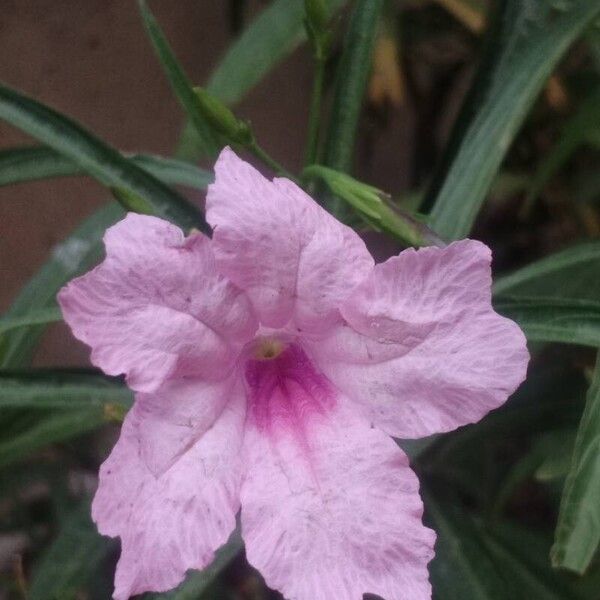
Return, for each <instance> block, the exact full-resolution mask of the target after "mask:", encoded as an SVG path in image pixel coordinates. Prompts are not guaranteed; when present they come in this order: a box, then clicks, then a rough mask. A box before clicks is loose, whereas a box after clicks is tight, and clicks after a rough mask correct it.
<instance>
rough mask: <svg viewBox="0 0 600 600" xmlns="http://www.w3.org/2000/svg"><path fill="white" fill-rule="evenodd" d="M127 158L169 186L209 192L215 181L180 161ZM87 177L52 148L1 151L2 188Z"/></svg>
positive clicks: (149, 156)
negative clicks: (62, 178)
mask: <svg viewBox="0 0 600 600" xmlns="http://www.w3.org/2000/svg"><path fill="white" fill-rule="evenodd" d="M125 156H126V157H127V158H128V159H129V160H131V161H132V162H133V163H135V164H136V165H137V166H138V167H141V168H142V169H143V170H144V171H147V172H148V173H150V174H151V175H153V176H154V177H156V179H160V180H161V181H162V182H164V183H166V184H167V185H182V186H186V187H190V188H195V189H205V188H206V186H207V185H208V184H209V183H210V182H211V181H212V174H211V173H209V172H208V171H204V170H203V169H199V168H198V167H195V166H193V165H190V164H189V163H186V162H183V161H180V160H176V159H173V158H166V157H164V156H153V155H150V154H130V155H125ZM83 174H85V170H84V169H83V168H82V167H81V166H80V165H78V164H77V163H75V162H73V161H72V160H70V159H69V158H67V157H66V156H64V155H63V154H60V153H59V152H57V151H56V150H53V149H52V148H46V147H44V146H24V147H20V148H12V149H8V150H2V151H0V186H3V185H11V184H15V183H26V182H28V181H36V180H39V179H49V178H51V177H72V176H76V175H83Z"/></svg>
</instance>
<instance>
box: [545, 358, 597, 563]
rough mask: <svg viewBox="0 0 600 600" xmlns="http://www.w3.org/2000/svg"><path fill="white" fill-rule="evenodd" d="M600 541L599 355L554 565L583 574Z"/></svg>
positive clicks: (563, 508) (564, 500)
mask: <svg viewBox="0 0 600 600" xmlns="http://www.w3.org/2000/svg"><path fill="white" fill-rule="evenodd" d="M599 544H600V358H598V359H597V360H596V368H595V370H594V375H593V378H592V385H591V386H590V389H589V391H588V395H587V401H586V406H585V410H584V412H583V416H582V417H581V424H580V425H579V430H578V432H577V437H576V439H575V449H574V451H573V458H572V461H571V468H570V471H569V474H568V476H567V480H566V482H565V489H564V492H563V497H562V501H561V505H560V514H559V518H558V525H557V526H556V534H555V543H554V546H553V547H552V564H553V565H554V566H556V567H563V568H566V569H570V570H572V571H576V572H577V573H584V572H585V571H586V569H587V568H588V566H589V564H590V562H591V560H592V558H593V556H594V553H595V552H596V550H597V548H598V545H599Z"/></svg>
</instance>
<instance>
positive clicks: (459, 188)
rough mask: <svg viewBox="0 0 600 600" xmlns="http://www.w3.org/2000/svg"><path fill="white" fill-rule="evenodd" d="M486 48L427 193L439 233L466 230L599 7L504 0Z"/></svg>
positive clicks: (583, 0) (583, 1) (453, 235)
mask: <svg viewBox="0 0 600 600" xmlns="http://www.w3.org/2000/svg"><path fill="white" fill-rule="evenodd" d="M498 7H499V11H498V14H497V15H496V19H495V20H494V24H493V27H492V30H491V31H490V33H489V39H488V49H487V53H486V54H485V56H484V58H483V60H482V63H481V65H480V67H479V72H478V74H477V76H476V77H475V79H474V83H473V86H472V89H471V91H470V93H469V95H468V97H467V100H466V101H465V104H464V106H463V108H462V111H461V114H460V115H459V118H458V120H457V123H456V126H455V129H454V132H453V134H452V136H451V140H450V143H449V145H448V148H447V151H446V155H445V157H444V158H443V160H442V163H441V165H440V168H439V170H438V173H437V175H436V176H435V177H434V180H433V183H432V186H431V188H430V190H429V192H428V194H427V199H426V203H425V206H424V208H425V209H429V208H430V207H433V210H432V211H431V222H430V225H431V226H432V228H433V229H434V230H435V231H437V232H438V233H439V234H440V236H441V237H442V238H445V239H448V240H450V239H459V238H462V237H464V236H465V235H466V234H468V233H469V231H470V229H471V227H472V225H473V222H474V221H475V218H476V216H477V214H478V212H479V209H480V208H481V206H482V204H483V202H484V200H485V198H486V195H487V193H488V191H489V188H490V185H491V184H492V181H493V179H494V176H495V175H496V173H497V171H498V168H499V167H500V164H501V162H502V159H503V158H504V156H505V154H506V152H507V151H508V149H509V147H510V144H511V142H512V140H513V139H514V137H515V135H516V133H517V132H518V130H519V128H520V126H521V124H522V123H523V121H524V119H525V117H526V116H527V113H528V112H529V110H530V108H531V106H532V104H533V102H534V101H535V99H536V97H537V95H538V93H539V91H540V89H541V88H542V86H543V85H544V82H545V81H546V79H547V78H548V76H549V75H550V73H551V72H552V70H553V69H554V67H555V65H556V64H557V62H558V61H559V60H560V58H561V57H562V56H563V55H564V53H565V52H566V50H567V49H568V48H569V46H570V45H571V44H572V43H573V41H574V40H575V39H577V37H579V35H581V33H582V32H583V31H584V30H585V27H586V26H587V25H588V24H589V23H590V22H591V21H592V20H593V19H594V18H595V17H596V16H597V15H598V14H600V3H597V2H590V1H589V0H570V1H569V2H568V3H565V4H564V6H563V7H561V9H560V10H558V9H556V8H554V7H553V5H552V3H551V2H542V1H539V0H538V1H527V2H523V1H522V0H506V1H505V2H498Z"/></svg>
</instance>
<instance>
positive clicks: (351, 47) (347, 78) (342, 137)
mask: <svg viewBox="0 0 600 600" xmlns="http://www.w3.org/2000/svg"><path fill="white" fill-rule="evenodd" d="M383 6H384V2H383V0H357V2H356V4H355V6H354V10H353V13H352V18H351V21H350V26H349V29H348V32H347V33H346V39H345V42H344V50H343V53H342V58H341V60H340V64H339V65H338V69H337V79H336V84H335V96H334V100H333V106H332V110H331V115H332V117H331V124H330V128H329V131H328V135H327V145H326V151H325V164H326V165H327V166H329V167H332V168H333V169H336V170H338V171H346V172H347V171H350V169H351V166H352V157H353V154H354V142H355V138H356V130H357V127H358V119H359V116H360V111H361V107H362V104H363V97H364V93H365V89H366V87H367V82H368V77H369V73H370V71H371V57H372V54H373V46H374V43H375V34H376V32H377V26H378V23H379V17H380V15H381V11H382V9H383Z"/></svg>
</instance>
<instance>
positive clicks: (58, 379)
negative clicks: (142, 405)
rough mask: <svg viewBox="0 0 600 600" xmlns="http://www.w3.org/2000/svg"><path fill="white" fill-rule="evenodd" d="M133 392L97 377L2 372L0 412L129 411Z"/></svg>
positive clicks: (118, 383) (0, 380)
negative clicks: (61, 410) (1, 410)
mask: <svg viewBox="0 0 600 600" xmlns="http://www.w3.org/2000/svg"><path fill="white" fill-rule="evenodd" d="M131 402H132V398H131V391H130V390H129V389H128V388H127V387H125V386H124V385H123V384H122V383H120V382H116V381H113V380H110V379H107V378H106V377H102V376H95V375H77V374H72V373H60V372H58V373H53V372H49V373H46V372H40V373H37V372H28V371H26V372H24V373H19V372H0V408H27V409H28V410H29V411H32V410H48V409H56V408H65V409H67V408H68V409H71V410H76V409H82V408H102V409H105V410H106V411H108V412H110V411H112V410H113V408H115V407H119V408H121V409H127V408H128V407H129V406H130V405H131Z"/></svg>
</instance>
